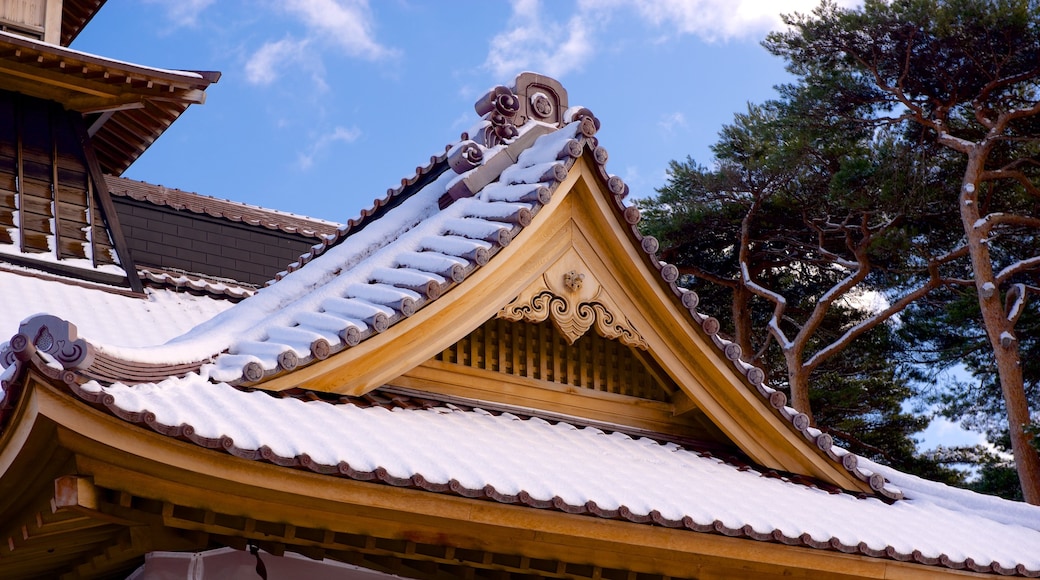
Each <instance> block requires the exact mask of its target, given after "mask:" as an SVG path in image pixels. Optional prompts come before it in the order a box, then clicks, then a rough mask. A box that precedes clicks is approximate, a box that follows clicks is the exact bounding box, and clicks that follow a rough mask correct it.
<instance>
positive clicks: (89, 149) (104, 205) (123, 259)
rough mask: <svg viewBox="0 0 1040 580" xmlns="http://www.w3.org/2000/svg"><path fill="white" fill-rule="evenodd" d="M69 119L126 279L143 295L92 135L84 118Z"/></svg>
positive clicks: (71, 113) (131, 286) (73, 117)
mask: <svg viewBox="0 0 1040 580" xmlns="http://www.w3.org/2000/svg"><path fill="white" fill-rule="evenodd" d="M68 118H69V122H70V123H72V127H73V130H74V131H75V132H76V134H77V135H78V136H79V141H80V143H81V144H82V146H83V155H84V158H85V159H86V161H87V171H88V173H89V174H90V179H91V181H93V182H94V191H95V192H96V193H97V197H98V201H100V202H101V219H102V220H103V221H104V222H105V224H106V225H107V226H108V231H109V234H110V235H111V236H112V245H113V246H115V250H116V255H117V256H119V265H120V266H122V267H123V271H124V272H126V279H127V281H128V282H129V284H130V289H131V290H133V291H134V292H140V293H143V292H144V285H143V284H141V278H140V277H139V276H138V275H137V266H136V265H135V264H134V261H133V259H132V258H131V256H130V247H129V246H128V245H127V243H126V237H125V236H123V228H122V227H120V225H119V214H117V213H116V206H115V204H114V203H112V196H111V194H110V193H109V191H108V182H107V181H105V175H104V173H102V171H101V165H100V164H99V163H98V160H97V155H95V154H94V145H93V143H92V142H91V139H90V135H89V134H88V133H87V128H86V126H85V125H86V124H85V122H84V120H83V116H82V115H80V114H79V113H75V112H72V111H69V113H68Z"/></svg>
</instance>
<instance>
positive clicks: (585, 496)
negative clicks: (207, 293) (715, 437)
mask: <svg viewBox="0 0 1040 580" xmlns="http://www.w3.org/2000/svg"><path fill="white" fill-rule="evenodd" d="M496 90H497V89H496ZM502 95H503V94H502V93H499V96H502ZM507 96H508V95H507ZM506 104H507V105H508V104H509V103H506ZM489 110H490V109H489ZM514 112H515V111H514ZM493 118H494V116H493V115H490V113H488V114H487V115H485V119H493ZM530 121H531V122H528V123H526V125H523V126H521V127H513V126H503V125H501V124H497V125H496V124H495V123H494V122H491V121H487V120H485V121H482V122H481V125H479V126H478V127H477V130H476V131H475V133H479V134H478V136H477V137H476V138H475V139H476V141H475V142H467V139H466V137H464V138H463V142H461V143H457V144H455V145H453V146H452V147H450V148H449V155H448V156H446V157H445V158H438V160H436V161H435V165H437V168H436V170H429V171H424V172H423V177H422V178H421V179H418V178H417V179H416V181H414V182H413V183H414V184H415V186H414V187H408V188H405V189H406V190H407V191H406V192H404V193H401V195H399V196H397V197H395V198H394V199H388V201H386V203H385V206H383V207H381V208H377V211H375V212H373V213H372V214H371V216H372V217H371V219H368V218H366V219H364V220H362V221H360V222H356V223H354V224H353V225H352V226H351V227H350V228H349V231H347V232H345V233H343V235H340V236H336V237H335V239H332V238H330V239H328V240H327V242H328V243H327V244H326V243H323V244H321V245H320V246H316V247H315V251H314V252H312V253H311V254H309V255H307V256H305V257H303V258H301V262H300V265H299V266H300V267H298V268H296V269H294V271H292V272H291V273H289V274H288V275H286V276H285V277H284V278H282V279H281V281H279V282H278V283H277V284H273V285H271V286H269V287H267V288H265V289H263V290H261V291H259V292H257V294H255V295H254V296H252V297H250V298H247V299H245V300H243V301H242V302H240V303H238V304H237V305H235V306H233V307H231V308H228V309H226V310H223V311H222V312H220V313H216V314H214V313H213V312H205V313H203V312H199V313H198V314H199V318H197V319H195V320H206V321H205V322H202V323H201V324H199V325H198V326H196V327H194V328H193V329H191V330H190V331H187V332H186V333H184V334H183V335H181V336H178V337H176V338H174V339H172V340H170V341H168V342H166V343H165V344H162V345H159V346H142V345H140V344H130V343H127V342H126V341H125V340H120V337H122V336H123V335H122V334H121V333H120V332H118V331H115V330H111V329H108V327H107V326H106V325H107V324H112V323H113V321H108V320H107V318H106V319H101V320H98V321H97V322H96V323H94V324H96V326H95V325H92V323H91V322H90V321H89V319H90V316H91V315H93V313H98V314H99V315H102V316H105V317H108V316H109V315H110V313H111V312H113V311H119V310H120V309H121V308H123V306H118V305H105V304H98V306H97V307H96V308H94V307H91V308H89V310H90V311H88V309H87V308H83V307H82V304H83V302H81V301H80V299H79V298H78V297H69V298H68V299H67V300H66V302H67V303H68V304H76V306H72V307H69V308H68V309H65V310H63V309H61V308H58V307H57V306H54V307H46V309H47V310H48V311H49V312H50V313H51V314H57V315H58V316H61V317H65V318H67V319H69V320H72V321H73V323H75V324H76V325H77V326H79V328H80V334H81V335H82V336H84V337H88V338H89V341H90V342H91V343H92V344H93V345H94V347H95V349H96V350H97V352H98V353H99V356H106V357H109V358H110V359H119V360H123V361H129V362H136V363H143V364H148V365H163V364H167V365H182V367H183V366H184V365H187V364H188V363H192V364H194V363H198V364H197V366H196V367H195V368H194V372H187V373H186V374H185V373H178V374H177V375H172V374H171V375H170V376H180V377H181V378H169V379H166V380H159V379H155V380H154V381H145V382H142V383H141V384H136V385H133V386H127V385H124V384H120V383H119V382H116V384H112V385H108V386H105V385H103V384H101V383H98V382H96V381H90V382H87V383H86V384H85V385H83V386H80V385H78V384H76V382H75V381H73V382H70V383H67V384H68V385H69V387H70V388H71V389H72V390H73V391H74V392H76V393H77V394H79V395H80V396H81V397H83V398H85V399H87V400H90V401H92V402H95V403H100V404H104V405H107V407H108V409H109V410H110V411H111V412H112V413H114V414H116V415H118V416H121V417H123V418H124V419H128V420H130V421H134V422H141V421H147V424H148V425H149V426H151V427H152V428H155V429H157V430H159V431H160V432H162V433H165V434H171V435H177V436H188V435H186V434H185V432H184V429H183V426H185V425H189V426H191V427H192V428H193V429H194V432H193V433H194V434H193V435H190V438H192V439H193V440H195V441H196V442H197V443H200V444H202V445H205V446H207V447H214V448H223V449H226V450H230V451H231V452H233V453H235V454H238V455H242V456H245V457H251V458H254V459H259V458H263V459H268V460H271V461H274V462H276V463H279V464H283V465H303V466H304V467H310V468H312V469H315V470H316V471H319V472H322V473H329V472H330V471H331V472H333V473H339V474H341V475H346V476H351V477H353V476H359V477H361V476H364V477H362V478H367V479H371V474H372V473H375V475H376V476H377V477H378V478H379V479H381V480H382V481H384V482H387V483H391V484H401V485H404V484H405V483H404V482H407V485H416V484H417V482H426V483H424V484H422V485H420V487H425V488H427V489H431V490H433V491H444V492H452V493H459V494H462V495H470V496H481V494H483V495H484V496H490V497H493V498H494V499H498V500H499V501H515V502H518V503H526V504H529V505H537V506H538V507H550V506H556V507H557V508H558V509H564V510H566V511H575V512H582V513H591V514H594V515H604V516H606V517H618V516H619V515H620V517H623V518H625V519H629V520H632V521H645V522H653V523H657V524H660V525H667V526H675V527H687V528H690V529H693V530H697V531H715V532H720V533H724V534H728V535H740V536H745V537H750V538H756V539H762V540H769V541H779V542H785V543H793V544H800V545H806V546H810V547H816V548H828V549H837V550H841V551H849V552H856V553H861V554H865V555H869V556H875V557H890V558H896V559H916V560H918V561H920V562H922V563H926V564H939V565H944V566H951V567H959V566H967V567H969V568H972V569H976V568H977V569H979V570H982V571H996V572H1005V571H1008V570H1010V571H1011V572H1018V573H1027V572H1028V573H1031V574H1032V573H1035V574H1037V575H1040V549H1038V547H1040V510H1038V509H1037V508H1034V507H1030V506H1026V507H1022V508H1019V507H1017V504H1014V503H1013V502H1003V501H1002V500H993V501H994V502H997V503H994V504H987V503H986V502H984V501H981V500H976V499H974V498H975V497H976V496H974V495H972V496H965V497H970V498H972V499H971V500H970V501H969V503H971V505H972V507H970V508H966V509H962V508H961V507H960V503H959V502H961V501H963V499H958V498H959V497H961V496H959V495H956V494H954V492H951V491H949V488H946V487H945V486H939V487H935V486H933V485H931V484H927V485H926V484H925V483H924V482H921V481H920V480H916V479H914V478H908V477H905V476H902V474H899V473H898V472H893V471H891V470H888V469H886V468H883V467H881V466H875V465H873V464H870V463H869V462H862V461H860V462H858V463H857V459H856V457H855V456H852V455H851V454H848V453H847V452H845V451H844V450H841V449H838V448H833V447H832V446H831V444H830V440H829V437H828V436H827V435H826V434H822V433H820V432H819V431H817V430H815V429H812V428H811V427H809V426H808V421H807V420H806V418H805V416H804V415H801V414H799V413H797V412H796V411H794V410H793V409H791V408H790V407H788V406H787V405H786V399H785V398H784V397H783V395H782V393H778V392H775V391H773V390H772V389H770V388H769V387H767V386H765V385H763V384H762V379H763V375H762V372H761V370H760V369H757V368H755V367H752V366H750V365H747V364H744V363H742V362H741V361H740V352H739V348H736V345H733V344H731V343H728V342H726V341H724V340H723V339H721V338H720V337H719V336H718V330H719V327H718V322H717V321H715V320H714V319H712V318H710V317H707V316H704V315H703V314H700V313H699V312H697V310H696V306H697V297H696V294H694V293H692V292H686V291H685V290H683V289H680V288H678V287H677V286H676V285H675V281H676V279H677V278H678V270H677V269H676V268H675V267H674V266H672V265H669V264H665V263H662V262H660V261H659V260H658V259H657V257H656V252H657V249H658V245H657V242H656V240H654V239H653V238H651V237H643V236H642V235H641V234H640V233H639V232H638V230H636V229H635V224H636V223H637V222H638V221H639V213H638V210H637V209H636V208H634V207H631V206H625V205H624V203H623V202H622V201H621V200H622V198H623V197H624V195H625V194H626V193H627V186H625V184H624V182H623V181H621V180H620V179H618V178H617V177H614V176H610V175H609V174H607V173H606V170H605V167H604V164H605V162H606V158H607V156H606V152H605V150H603V149H602V148H600V147H599V145H598V141H597V140H596V139H595V138H594V136H593V135H594V134H595V132H596V130H597V129H598V121H596V120H595V118H594V117H592V115H591V113H589V112H588V111H587V110H584V109H579V108H571V109H568V110H567V113H566V115H561V120H560V121H559V124H558V125H551V124H546V123H541V122H538V121H537V120H535V119H531V120H530ZM481 135H483V137H482V138H481ZM495 135H499V137H498V138H496V137H495ZM586 152H591V154H592V155H591V157H592V158H593V159H595V161H596V163H597V164H598V170H599V171H600V172H601V177H602V179H603V181H604V182H605V183H606V185H607V189H608V190H609V192H610V194H612V195H613V196H614V200H613V201H614V202H615V203H616V204H617V206H618V211H619V212H620V213H621V214H622V217H623V218H624V220H625V221H626V222H627V223H628V224H630V225H631V226H632V236H633V239H634V241H635V243H637V244H639V245H641V247H642V249H643V251H644V252H645V253H646V255H647V259H648V261H649V263H650V264H651V265H652V266H653V267H654V268H656V269H657V270H658V271H659V272H660V275H661V277H662V279H663V281H664V282H665V283H666V284H667V285H668V286H669V287H670V288H671V289H672V290H673V292H674V293H675V294H676V296H677V298H678V299H679V300H680V301H681V303H682V304H683V306H684V307H686V308H688V309H689V312H690V316H691V319H692V322H693V323H694V324H699V325H700V326H701V328H702V329H703V330H704V331H705V333H706V335H707V336H708V337H709V339H710V340H711V341H712V342H713V343H714V344H715V346H716V347H717V348H718V349H719V351H720V352H722V353H723V354H724V355H725V357H726V358H727V359H729V360H730V361H732V363H733V365H734V368H735V369H736V370H737V371H738V372H739V373H741V374H742V375H744V376H745V377H746V378H747V380H748V383H749V384H750V385H751V387H752V388H755V389H757V390H758V392H759V393H760V394H761V395H762V396H763V397H764V398H766V399H767V400H768V402H769V404H770V405H771V406H773V407H774V408H775V409H777V411H778V412H779V413H780V414H781V415H782V416H784V417H785V418H786V419H787V420H788V421H789V422H790V423H791V424H792V425H793V426H794V427H795V428H796V430H798V431H799V432H801V433H802V434H803V435H804V436H805V437H806V438H807V439H808V440H810V441H811V442H813V443H814V444H815V445H816V446H817V447H819V448H820V449H821V450H822V451H823V452H824V453H825V454H827V455H828V456H829V457H830V458H831V459H832V460H835V461H837V462H839V463H841V464H842V465H844V466H845V467H846V469H848V470H849V471H850V472H852V473H854V474H855V475H857V476H858V477H860V478H861V479H868V480H869V481H870V484H871V487H872V488H873V489H874V490H876V491H878V492H879V493H881V494H882V495H885V496H887V497H902V496H901V495H900V490H899V489H896V486H898V487H899V488H901V489H902V492H903V493H905V496H906V497H907V498H908V501H897V502H895V503H892V504H889V503H885V502H884V501H881V500H879V499H876V498H875V499H858V498H856V497H854V496H851V495H849V494H830V493H827V492H826V491H823V490H820V489H817V488H811V487H806V486H803V485H800V484H798V483H795V482H792V481H789V480H785V479H782V478H780V479H778V478H775V477H765V476H762V477H759V476H756V474H754V473H747V472H742V471H740V470H738V469H736V468H734V467H733V466H731V465H728V464H725V463H722V462H719V461H718V460H716V459H713V458H710V457H705V456H701V455H698V454H696V453H693V452H690V451H688V450H685V449H682V448H679V447H677V446H675V445H671V444H661V443H658V442H655V441H650V440H647V439H632V438H629V437H626V436H623V435H618V434H607V433H605V432H601V431H596V430H594V429H589V428H584V429H580V428H577V427H575V426H574V425H570V424H568V423H559V424H556V425H552V424H549V423H546V422H544V421H541V420H538V419H528V420H519V419H517V418H516V417H511V416H507V415H501V416H494V415H491V414H488V413H485V412H480V411H475V410H471V411H461V410H457V409H456V410H452V409H451V408H448V407H444V408H440V409H439V410H435V411H409V410H404V409H397V410H394V411H388V410H386V409H360V408H358V407H356V406H352V405H331V404H327V403H303V402H301V401H298V400H295V399H277V398H273V397H270V396H268V395H266V394H264V393H261V392H246V391H243V390H241V389H240V388H239V387H236V386H233V385H236V384H248V383H251V382H257V381H259V380H261V379H263V378H264V376H265V375H271V374H276V373H280V372H287V371H290V370H292V369H293V368H295V367H296V366H297V365H298V364H307V363H309V362H311V361H314V360H319V359H322V358H325V357H327V356H329V355H330V354H331V353H334V352H335V351H337V350H341V349H345V348H350V347H352V346H355V345H357V344H358V343H359V342H360V341H362V340H364V339H365V338H367V337H368V336H371V335H374V334H376V333H379V332H383V331H385V330H386V329H387V328H388V327H389V326H390V325H392V324H394V323H395V322H397V321H399V320H402V319H403V318H406V317H408V316H410V315H411V314H413V313H414V312H415V311H416V309H418V308H421V307H422V306H424V305H426V304H428V303H429V302H431V301H433V300H436V299H437V298H438V297H439V296H441V294H442V293H443V292H444V291H445V290H446V289H448V288H450V287H452V286H453V285H455V284H458V283H461V282H462V281H463V280H464V279H465V278H466V277H467V276H468V275H469V274H470V273H471V272H473V271H474V270H475V269H476V268H479V267H481V266H482V265H484V264H486V263H487V262H488V260H490V259H493V256H494V254H495V253H497V252H498V250H499V249H500V248H501V247H503V246H505V245H506V244H508V243H510V241H511V240H512V238H513V236H514V235H516V234H517V233H519V231H520V230H522V228H523V227H524V226H525V225H526V224H527V223H529V222H530V220H531V218H532V216H533V215H534V214H535V213H536V212H537V211H539V209H540V208H541V207H542V206H543V205H544V204H545V203H548V201H549V200H550V198H551V196H552V194H553V192H554V190H555V189H556V187H558V185H559V183H560V182H561V181H562V180H563V179H564V178H565V176H566V174H567V172H568V170H569V168H570V167H571V165H572V164H573V163H574V162H575V160H576V159H577V158H578V157H581V156H582V155H585V153H586ZM459 156H461V157H463V159H462V160H461V161H460V159H459ZM445 164H447V165H450V166H451V169H453V170H454V171H448V170H447V166H446V165H445ZM3 291H4V292H7V287H6V286H5V287H4V289H3ZM26 291H27V292H31V291H32V290H26ZM70 292H71V291H70ZM202 303H204V304H212V303H213V301H211V300H206V299H203V301H202ZM120 304H122V303H120ZM150 308H151V307H146V308H145V309H144V310H145V311H146V312H145V313H141V314H140V316H141V317H143V318H139V319H137V320H136V322H134V324H135V325H138V326H141V325H145V324H157V323H156V322H155V321H153V320H152V319H151V318H149V317H150V316H153V314H152V312H153V311H151V310H150ZM177 308H188V309H191V308H194V306H193V305H192V303H190V302H186V303H182V304H180V305H178V306H177ZM155 314H157V315H158V318H159V319H161V320H163V322H162V323H158V324H159V325H160V326H161V327H162V329H163V330H164V331H165V330H170V331H172V326H167V325H170V324H173V323H174V322H175V321H178V319H180V320H185V318H183V317H180V316H171V315H170V314H168V313H157V312H156V313H155ZM134 316H137V315H133V316H128V317H127V318H128V319H129V318H134ZM3 324H7V328H12V329H13V323H7V322H5V323H3ZM180 328H183V326H181V327H180ZM159 342H161V340H159V339H156V340H154V341H152V342H151V344H152V345H156V344H158V343H159ZM114 345H119V346H114ZM214 357H215V360H214ZM209 361H214V362H209ZM13 368H14V367H13V366H12V367H8V369H7V371H5V373H4V376H5V378H6V379H10V378H11V376H12V373H13V372H14V371H12V369H13ZM69 375H75V373H64V374H63V375H62V376H66V377H67V376H69ZM164 376H165V375H164ZM102 395H104V396H102ZM0 397H2V394H0ZM145 410H147V411H148V412H149V413H147V414H143V413H142V412H143V411H145ZM152 414H154V416H153V415H152ZM290 426H291V428H290ZM371 433H377V434H380V436H379V437H367V436H365V434H371ZM386 433H395V434H398V436H397V437H395V438H393V439H392V440H390V438H388V437H386V436H385V434H386ZM431 438H434V439H436V442H435V443H434V444H431ZM369 441H371V442H378V444H375V443H373V444H367V443H366V442H369ZM503 450H507V451H506V452H503ZM886 477H887V478H890V481H893V482H895V483H889V482H886V481H885V478H886ZM875 479H877V480H879V481H875ZM935 485H938V484H935ZM489 490H490V491H489ZM965 493H967V492H965ZM987 501H988V500H987ZM794 506H797V507H794ZM991 507H992V508H995V509H1000V510H1001V511H1003V512H1006V514H1011V515H1005V516H1001V517H1000V518H996V517H992V516H991V515H989V513H988V511H989V509H991Z"/></svg>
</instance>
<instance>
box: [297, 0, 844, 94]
mask: <svg viewBox="0 0 1040 580" xmlns="http://www.w3.org/2000/svg"><path fill="white" fill-rule="evenodd" d="M314 1H317V0H314ZM326 1H331V0H326ZM838 4H839V5H841V6H855V5H859V4H862V0H838ZM817 5H819V0H654V1H652V2H647V1H646V0H579V1H578V4H577V9H576V10H575V11H574V12H573V13H572V14H571V16H570V17H569V18H567V20H566V21H565V22H563V21H548V20H547V16H546V12H547V11H546V10H545V9H544V8H545V6H544V5H543V4H542V2H541V0H513V2H512V7H513V11H512V15H511V17H510V20H509V27H508V28H507V29H506V30H505V31H503V32H501V33H499V34H497V35H496V36H495V37H494V38H492V39H491V43H490V48H489V51H488V56H487V59H486V60H485V61H484V67H485V68H487V69H489V70H490V71H491V72H492V73H493V74H494V76H496V77H497V78H502V79H505V78H509V77H512V76H513V75H515V74H517V73H519V72H522V71H525V70H536V71H539V72H542V73H545V74H548V75H550V76H554V77H557V78H559V77H562V76H563V75H565V74H566V73H568V72H571V71H574V70H580V69H581V67H582V66H583V65H584V64H585V62H586V61H588V60H589V59H590V58H592V56H594V54H595V51H596V49H597V47H598V46H599V45H601V44H605V43H606V42H605V40H603V39H598V38H597V34H599V33H601V32H603V31H604V30H605V29H606V25H607V23H608V22H610V20H611V19H613V18H614V16H615V15H617V14H618V13H620V12H625V13H626V14H624V17H625V18H627V19H635V20H641V21H643V22H645V23H647V24H650V25H651V26H655V27H657V28H658V29H660V30H661V31H662V33H663V35H664V36H665V40H667V38H668V37H673V36H682V35H693V36H697V37H699V38H701V39H702V40H704V41H706V42H717V41H725V40H731V39H738V40H756V41H757V40H760V39H762V38H763V37H764V36H765V34H766V33H767V32H769V31H771V30H779V29H781V28H783V22H782V20H781V19H780V15H781V14H790V13H793V12H802V13H808V12H810V11H812V9H813V8H815V7H816V6H817ZM555 6H558V5H554V7H555ZM620 25H621V26H630V25H631V24H630V21H629V20H626V21H624V22H622V23H621V24H620Z"/></svg>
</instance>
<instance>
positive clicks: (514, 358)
mask: <svg viewBox="0 0 1040 580" xmlns="http://www.w3.org/2000/svg"><path fill="white" fill-rule="evenodd" d="M435 359H436V360H438V361H441V362H447V363H454V364H459V365H463V366H468V367H473V368H479V369H484V370H489V371H495V372H500V373H505V374H509V375H514V376H520V377H526V378H530V379H536V380H541V381H547V382H550V383H556V384H562V385H570V386H573V387H581V388H584V389H590V390H593V391H603V392H609V393H616V394H621V395H628V396H632V397H639V398H642V399H651V400H654V401H668V400H670V399H671V396H670V393H672V392H674V391H675V386H674V385H673V384H672V383H671V381H669V380H668V379H667V378H666V377H665V375H664V374H663V373H662V372H661V371H660V370H659V369H658V368H657V365H656V364H655V363H654V362H653V361H652V360H650V359H649V358H648V357H647V355H646V354H645V353H643V352H641V351H637V350H636V349H633V348H630V347H628V346H625V345H624V344H621V343H620V342H618V341H616V340H609V339H606V338H603V337H601V336H599V335H597V334H596V333H594V332H590V333H587V334H585V335H584V336H582V337H581V338H579V339H578V340H576V341H575V342H574V344H570V343H569V342H568V341H567V339H566V338H564V336H563V334H561V333H560V332H559V331H558V330H557V329H556V327H555V326H553V324H552V323H551V322H549V321H546V322H541V323H537V324H531V323H525V322H512V321H509V320H504V319H501V318H494V319H491V320H489V321H487V322H485V323H484V325H483V326H481V327H479V328H477V329H476V330H475V331H473V332H472V333H470V335H469V336H466V337H465V338H463V339H462V340H460V341H459V342H457V343H455V344H454V345H452V346H451V347H449V348H448V349H446V350H444V351H443V352H441V353H440V354H438V355H437V356H436V357H435Z"/></svg>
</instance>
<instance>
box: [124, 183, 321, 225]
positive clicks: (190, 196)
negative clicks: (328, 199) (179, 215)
mask: <svg viewBox="0 0 1040 580" xmlns="http://www.w3.org/2000/svg"><path fill="white" fill-rule="evenodd" d="M105 179H106V181H107V182H108V189H109V191H110V192H111V193H112V195H115V196H118V197H125V198H129V199H132V200H135V201H142V202H147V203H151V204H153V205H157V206H163V207H169V208H171V209H174V210H178V211H182V210H187V211H190V212H192V213H195V214H200V215H208V216H210V217H214V218H218V219H225V220H228V221H231V222H235V223H242V224H245V225H247V226H254V227H263V228H266V229H269V230H278V231H282V232H285V233H288V234H297V235H301V236H305V237H311V238H316V239H322V238H324V237H325V236H327V235H329V234H330V233H331V232H333V231H335V230H336V229H337V228H338V227H340V224H338V223H336V222H332V221H328V220H323V219H320V218H314V217H309V216H304V215H300V214H295V213H291V212H286V211H281V210H275V209H269V208H265V207H261V206H258V205H252V204H248V203H243V202H240V201H233V200H230V199H222V198H219V197H213V196H209V195H203V194H200V193H195V192H191V191H185V190H182V189H178V188H173V187H166V186H164V185H158V184H153V183H148V182H146V181H139V180H135V179H129V178H126V177H122V176H115V175H111V174H106V175H105Z"/></svg>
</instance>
